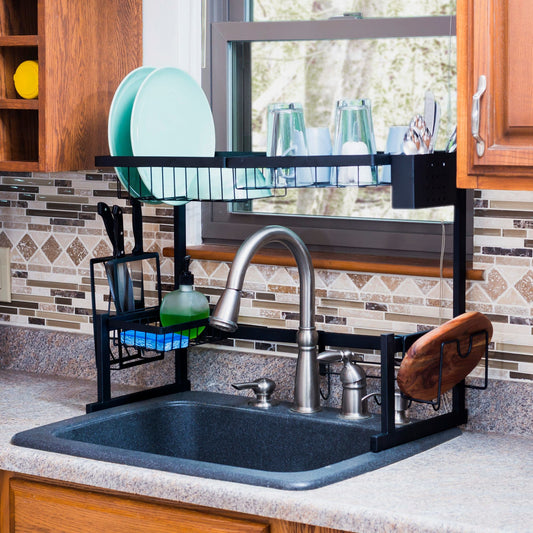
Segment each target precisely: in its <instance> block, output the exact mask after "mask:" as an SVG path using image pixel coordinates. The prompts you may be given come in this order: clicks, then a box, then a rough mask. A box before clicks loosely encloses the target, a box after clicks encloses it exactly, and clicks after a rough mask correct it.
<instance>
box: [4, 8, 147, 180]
mask: <svg viewBox="0 0 533 533" xmlns="http://www.w3.org/2000/svg"><path fill="white" fill-rule="evenodd" d="M26 60H36V61H37V62H38V65H39V96H38V97H37V98H36V99H34V100H24V99H23V98H21V97H20V96H19V95H18V94H17V92H16V90H15V84H14V81H13V74H14V73H15V71H16V69H17V67H18V65H19V64H20V63H22V62H23V61H26ZM141 64H142V0H123V1H121V2H109V1H108V0H4V1H3V2H1V3H0V170H5V171H37V170H38V171H43V172H57V171H67V170H84V169H90V168H94V157H95V156H96V155H98V154H101V153H105V152H106V151H107V117H108V111H109V106H110V105H111V100H112V98H113V94H114V92H115V90H116V88H117V87H118V85H119V83H120V81H121V80H122V79H123V78H124V76H125V75H126V74H128V72H130V71H131V70H133V69H135V68H137V67H138V66H140V65H141Z"/></svg>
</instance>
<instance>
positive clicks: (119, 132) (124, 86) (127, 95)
mask: <svg viewBox="0 0 533 533" xmlns="http://www.w3.org/2000/svg"><path fill="white" fill-rule="evenodd" d="M154 70H155V67H139V68H137V69H135V70H132V71H131V72H130V73H129V74H128V75H127V76H126V77H125V78H124V79H123V80H122V81H121V83H120V85H119V86H118V88H117V90H116V91H115V94H114V96H113V100H112V102H111V106H110V108H109V119H108V122H107V138H108V143H109V153H110V155H112V156H132V155H133V149H132V147H131V137H130V127H131V112H132V108H133V102H134V101H135V97H136V96H137V91H138V90H139V87H140V86H141V84H142V82H143V81H144V80H145V79H146V76H148V75H149V74H150V73H151V72H153V71H154ZM115 171H116V173H117V176H118V179H119V180H120V182H121V183H122V185H123V186H124V188H125V189H126V190H127V191H128V193H129V194H130V196H132V197H138V196H141V197H143V198H144V201H145V202H147V203H159V200H149V199H147V197H149V196H150V195H151V192H150V190H149V189H148V188H147V187H146V185H145V184H144V182H143V181H142V179H141V176H140V175H139V171H138V170H137V169H136V168H135V167H131V168H125V167H115Z"/></svg>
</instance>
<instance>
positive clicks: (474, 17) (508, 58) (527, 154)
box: [457, 0, 533, 190]
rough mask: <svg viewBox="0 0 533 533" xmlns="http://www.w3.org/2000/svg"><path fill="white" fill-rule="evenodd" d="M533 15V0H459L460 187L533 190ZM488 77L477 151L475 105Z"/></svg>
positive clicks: (458, 155)
mask: <svg viewBox="0 0 533 533" xmlns="http://www.w3.org/2000/svg"><path fill="white" fill-rule="evenodd" d="M532 20H533V2H531V0H511V1H508V0H457V53H458V57H457V59H458V70H457V86H458V132H457V133H458V145H457V185H458V186H459V187H464V188H479V189H510V190H533V90H532V89H531V85H532V80H533V58H532V51H533V31H532V28H531V21H532ZM481 76H485V79H486V89H485V91H484V92H483V94H482V95H481V97H480V100H479V137H480V139H481V140H482V141H483V142H484V150H483V151H481V150H480V153H479V154H478V151H477V145H478V143H477V142H476V141H475V140H474V137H473V135H472V123H473V122H474V123H475V120H473V118H472V108H473V107H472V106H473V98H474V95H475V93H476V92H477V90H478V85H479V80H480V77H481ZM474 114H475V113H474Z"/></svg>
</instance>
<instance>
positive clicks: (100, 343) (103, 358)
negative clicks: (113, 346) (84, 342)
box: [95, 315, 111, 402]
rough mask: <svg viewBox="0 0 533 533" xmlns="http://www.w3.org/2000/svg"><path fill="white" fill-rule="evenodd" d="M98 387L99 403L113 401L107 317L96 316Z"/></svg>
mask: <svg viewBox="0 0 533 533" xmlns="http://www.w3.org/2000/svg"><path fill="white" fill-rule="evenodd" d="M95 320H96V327H95V333H96V381H97V383H96V386H97V392H98V402H106V401H108V400H110V399H111V362H110V353H109V328H108V327H107V317H106V316H105V315H96V317H95Z"/></svg>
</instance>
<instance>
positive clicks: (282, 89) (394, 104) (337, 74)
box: [239, 37, 456, 220]
mask: <svg viewBox="0 0 533 533" xmlns="http://www.w3.org/2000/svg"><path fill="white" fill-rule="evenodd" d="M251 46H252V51H251V57H252V63H251V71H252V145H253V150H256V151H265V149H266V116H267V106H268V105H269V104H270V103H273V102H300V103H302V104H303V107H304V112H305V121H306V126H307V127H322V126H323V127H328V128H329V130H330V132H331V134H332V135H333V130H334V107H335V102H336V101H337V100H340V99H359V98H369V99H370V100H371V102H372V118H373V123H374V132H375V136H376V146H377V149H378V151H384V150H385V143H386V139H387V135H388V131H389V128H390V127H391V126H395V125H407V124H408V123H409V121H410V119H411V118H412V117H413V115H415V114H417V113H423V109H424V101H423V99H424V94H425V92H426V90H427V89H431V90H432V91H433V93H434V94H435V97H436V99H437V100H438V101H439V103H440V105H441V114H442V116H441V125H440V128H439V135H438V137H437V145H436V148H437V149H443V148H444V146H445V145H446V141H447V138H448V136H449V134H450V133H451V130H452V129H453V127H454V126H455V124H456V61H455V56H456V51H455V37H431V38H427V37H424V38H420V37H419V38H408V39H374V40H332V41H296V42H295V41H284V42H254V43H252V45H251ZM239 209H241V210H242V209H243V207H242V206H241V207H240V208H239ZM247 209H250V206H247ZM252 210H253V212H256V213H260V212H264V213H285V214H287V213H290V214H308V215H328V216H342V217H365V218H385V219H413V220H452V218H453V209H452V208H450V207H446V208H439V209H426V210H393V209H392V208H391V202H390V187H387V186H383V187H369V188H366V189H364V188H361V189H357V188H349V189H342V190H334V189H327V190H323V189H320V190H313V189H307V190H303V189H298V190H289V191H288V192H287V195H286V196H284V197H282V198H277V199H274V200H273V199H268V200H263V201H254V202H253V206H252Z"/></svg>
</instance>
